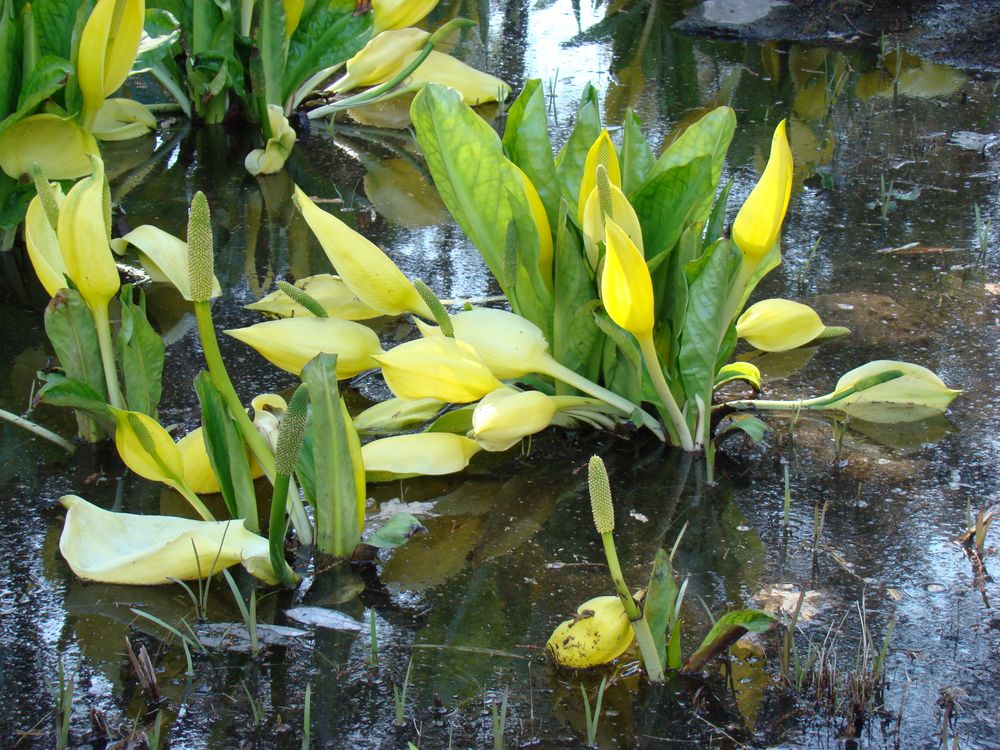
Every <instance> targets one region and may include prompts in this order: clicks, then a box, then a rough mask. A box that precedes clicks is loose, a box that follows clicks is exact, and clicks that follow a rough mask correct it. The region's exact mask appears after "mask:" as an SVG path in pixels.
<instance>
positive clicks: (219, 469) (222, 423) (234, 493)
mask: <svg viewBox="0 0 1000 750" xmlns="http://www.w3.org/2000/svg"><path fill="white" fill-rule="evenodd" d="M194 390H195V393H197V394H198V403H200V404H201V419H202V427H203V429H202V433H201V434H202V437H203V438H204V440H205V451H206V452H207V453H208V461H209V463H210V464H211V465H212V471H213V472H214V473H215V476H216V477H217V478H218V480H219V489H220V491H221V492H222V497H223V499H224V500H225V501H226V508H227V509H228V510H229V515H231V516H232V517H233V518H242V519H244V524H245V525H246V527H247V528H248V529H250V531H253V532H255V533H256V532H257V530H258V529H259V521H258V513H257V493H256V492H255V490H254V486H253V476H252V475H251V473H250V464H249V462H248V461H247V456H246V450H245V448H244V447H243V441H242V439H241V438H240V435H239V432H238V431H237V429H236V425H235V424H234V423H233V420H232V417H230V416H229V411H228V410H227V408H226V403H225V400H224V399H223V398H222V395H221V394H220V393H219V392H218V391H217V390H216V388H215V386H214V385H213V384H212V379H211V377H209V374H208V373H207V372H205V371H202V372H200V373H198V376H197V377H196V378H195V379H194Z"/></svg>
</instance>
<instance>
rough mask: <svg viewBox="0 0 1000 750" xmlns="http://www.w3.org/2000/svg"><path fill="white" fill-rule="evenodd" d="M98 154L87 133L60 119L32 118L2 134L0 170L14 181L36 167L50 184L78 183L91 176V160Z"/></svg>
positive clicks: (32, 116)
mask: <svg viewBox="0 0 1000 750" xmlns="http://www.w3.org/2000/svg"><path fill="white" fill-rule="evenodd" d="M99 153H100V149H99V148H98V146H97V141H95V140H94V136H92V135H91V134H90V132H89V131H88V130H86V129H84V128H81V127H80V126H79V125H77V124H76V123H75V122H73V120H67V119H64V118H62V117H59V116H58V115H51V114H41V115H31V117H25V118H24V119H23V120H21V121H20V122H16V123H14V124H13V125H11V126H10V127H9V128H7V129H6V130H4V131H3V133H0V169H3V171H4V172H6V173H7V175H9V176H10V177H13V178H14V179H15V180H16V179H18V178H19V177H21V176H22V175H26V174H28V175H30V174H31V169H32V165H33V164H35V163H37V164H38V166H39V167H41V168H42V172H43V173H44V174H45V176H46V177H48V178H49V179H50V180H75V179H77V178H78V177H83V176H85V175H88V174H90V170H91V165H90V156H91V155H97V154H99Z"/></svg>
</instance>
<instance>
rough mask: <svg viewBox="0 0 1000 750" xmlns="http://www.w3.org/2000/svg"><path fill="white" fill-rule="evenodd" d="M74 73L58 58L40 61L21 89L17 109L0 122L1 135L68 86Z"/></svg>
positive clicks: (45, 58) (67, 63) (64, 61)
mask: <svg viewBox="0 0 1000 750" xmlns="http://www.w3.org/2000/svg"><path fill="white" fill-rule="evenodd" d="M72 72H73V66H72V65H70V64H69V62H68V61H66V60H62V59H60V58H58V57H43V58H42V59H41V60H39V61H38V64H37V65H36V66H35V69H34V70H33V71H32V72H31V75H30V76H29V77H28V79H27V80H26V81H25V82H24V85H23V86H22V87H21V93H20V96H18V99H17V108H16V109H15V111H14V112H13V113H12V114H10V115H8V116H7V117H6V118H5V119H4V120H3V122H0V133H3V132H4V131H5V130H6V129H7V128H9V127H10V126H11V125H13V124H14V123H16V122H20V121H21V120H23V119H24V118H25V117H27V116H28V115H30V114H31V113H32V112H34V111H35V110H36V109H37V108H38V105H40V104H41V103H42V102H44V101H45V100H46V99H48V98H49V97H50V96H52V95H53V94H54V93H55V92H57V91H58V90H59V89H61V88H62V87H63V86H64V85H65V84H66V79H67V77H68V76H69V74H70V73H72Z"/></svg>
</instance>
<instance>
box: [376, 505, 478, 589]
mask: <svg viewBox="0 0 1000 750" xmlns="http://www.w3.org/2000/svg"><path fill="white" fill-rule="evenodd" d="M485 523H486V519H485V518H484V517H483V516H458V517H454V516H453V517H444V516H442V517H438V518H429V519H427V521H426V526H427V532H428V533H426V534H421V535H420V536H418V537H417V538H416V539H413V540H411V541H410V543H409V544H407V545H406V546H404V547H401V548H400V549H399V550H397V551H396V553H395V554H394V555H393V556H392V558H391V559H390V560H389V562H387V563H386V565H385V567H384V568H383V569H382V580H383V581H385V582H386V583H388V584H390V585H391V586H393V587H394V588H397V589H399V590H405V591H423V590H425V589H429V588H433V587H434V586H437V585H439V584H441V583H444V582H445V581H447V580H448V579H449V578H451V577H452V576H454V575H455V574H456V573H458V572H459V571H461V570H462V569H463V568H464V567H465V566H466V564H467V562H468V556H469V554H470V553H471V552H472V550H473V549H474V548H475V546H476V542H478V541H479V536H480V534H481V532H482V530H483V526H484V524H485Z"/></svg>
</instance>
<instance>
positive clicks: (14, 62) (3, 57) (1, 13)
mask: <svg viewBox="0 0 1000 750" xmlns="http://www.w3.org/2000/svg"><path fill="white" fill-rule="evenodd" d="M20 31H21V29H20V26H19V25H18V23H17V22H16V20H15V18H14V3H13V0H4V2H3V6H2V7H0V68H2V69H3V71H4V73H3V75H0V121H2V120H3V119H4V118H5V117H6V116H7V115H9V114H10V113H11V112H12V111H13V110H14V102H15V101H16V100H17V91H18V87H19V84H20V82H21V38H20Z"/></svg>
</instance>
